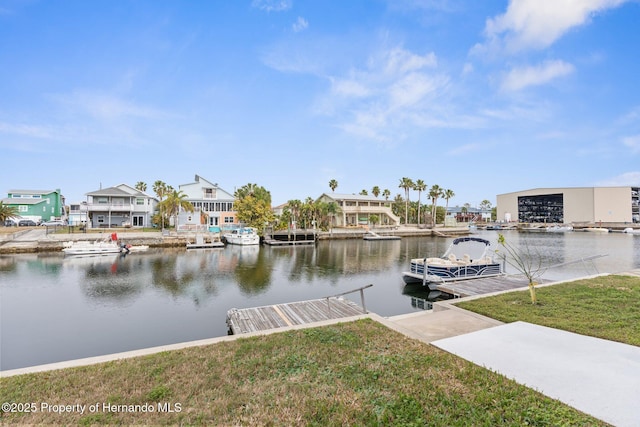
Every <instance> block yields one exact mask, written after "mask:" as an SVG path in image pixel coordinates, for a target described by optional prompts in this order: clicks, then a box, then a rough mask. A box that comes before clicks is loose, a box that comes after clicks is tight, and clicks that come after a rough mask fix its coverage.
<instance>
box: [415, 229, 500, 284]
mask: <svg viewBox="0 0 640 427" xmlns="http://www.w3.org/2000/svg"><path fill="white" fill-rule="evenodd" d="M490 245H491V244H490V242H489V241H488V240H485V239H480V238H477V237H460V238H457V239H455V240H454V241H453V243H452V244H451V246H450V247H449V249H447V251H446V252H445V253H444V255H443V256H442V257H441V258H426V257H425V258H414V259H412V260H411V263H410V267H409V271H405V272H403V273H402V278H403V280H404V282H405V283H407V284H409V283H422V284H423V285H424V286H428V287H429V289H431V290H435V289H437V286H438V285H440V284H443V283H447V282H452V281H458V280H470V279H477V278H481V277H491V276H499V275H502V274H503V273H502V269H501V267H500V264H499V263H497V262H494V260H493V258H492V256H491V254H490V252H489V249H490ZM472 252H475V254H474V256H473V257H472V256H471V255H469V254H470V253H472Z"/></svg>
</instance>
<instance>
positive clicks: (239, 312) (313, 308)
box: [227, 297, 366, 335]
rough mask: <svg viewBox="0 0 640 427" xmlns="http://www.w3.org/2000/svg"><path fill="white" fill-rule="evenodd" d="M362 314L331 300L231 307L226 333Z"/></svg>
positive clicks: (355, 307)
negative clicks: (239, 307)
mask: <svg viewBox="0 0 640 427" xmlns="http://www.w3.org/2000/svg"><path fill="white" fill-rule="evenodd" d="M363 314H366V312H365V311H364V310H363V309H362V307H360V306H358V305H357V304H356V303H354V302H351V301H349V300H346V299H344V298H338V297H330V298H321V299H316V300H308V301H298V302H291V303H286V304H276V305H267V306H263V307H253V308H243V309H237V308H233V309H231V310H229V311H228V312H227V325H228V326H229V331H230V332H231V333H232V334H233V335H236V334H246V333H249V332H259V331H266V330H269V329H276V328H283V327H287V326H294V325H305V324H308V323H314V322H321V321H323V320H332V319H342V318H346V317H352V316H360V315H363Z"/></svg>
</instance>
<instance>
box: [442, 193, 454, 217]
mask: <svg viewBox="0 0 640 427" xmlns="http://www.w3.org/2000/svg"><path fill="white" fill-rule="evenodd" d="M455 195H456V194H455V193H454V192H453V190H450V189H446V190H444V191H443V192H442V197H443V198H444V199H445V200H446V201H447V205H446V207H445V210H444V212H445V213H444V214H445V216H446V215H447V212H449V199H450V198H452V197H453V196H455Z"/></svg>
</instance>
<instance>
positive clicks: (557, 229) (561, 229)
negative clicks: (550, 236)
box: [546, 225, 573, 233]
mask: <svg viewBox="0 0 640 427" xmlns="http://www.w3.org/2000/svg"><path fill="white" fill-rule="evenodd" d="M546 231H547V232H548V233H565V232H567V231H573V226H571V225H550V226H549V227H547V228H546Z"/></svg>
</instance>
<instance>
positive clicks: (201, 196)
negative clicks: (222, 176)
mask: <svg viewBox="0 0 640 427" xmlns="http://www.w3.org/2000/svg"><path fill="white" fill-rule="evenodd" d="M178 188H179V190H180V191H182V192H183V193H184V194H185V195H186V196H187V197H186V199H187V200H188V201H189V202H191V204H192V205H193V207H194V208H195V211H196V212H199V213H201V214H202V215H200V216H197V215H196V216H191V217H192V218H197V219H198V220H199V218H200V217H203V218H204V221H206V225H208V227H209V229H210V230H211V231H220V230H221V229H225V228H230V227H231V226H233V225H236V224H237V220H236V211H235V210H234V207H233V202H234V201H235V197H233V194H231V193H229V192H227V191H225V190H223V189H222V188H220V187H219V186H218V184H217V183H212V182H209V181H207V180H206V179H204V178H202V177H201V176H200V175H196V176H195V180H194V182H191V183H188V184H181V185H180V186H179V187H178ZM179 221H180V223H181V224H183V222H184V221H183V218H181V219H180V220H179Z"/></svg>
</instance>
